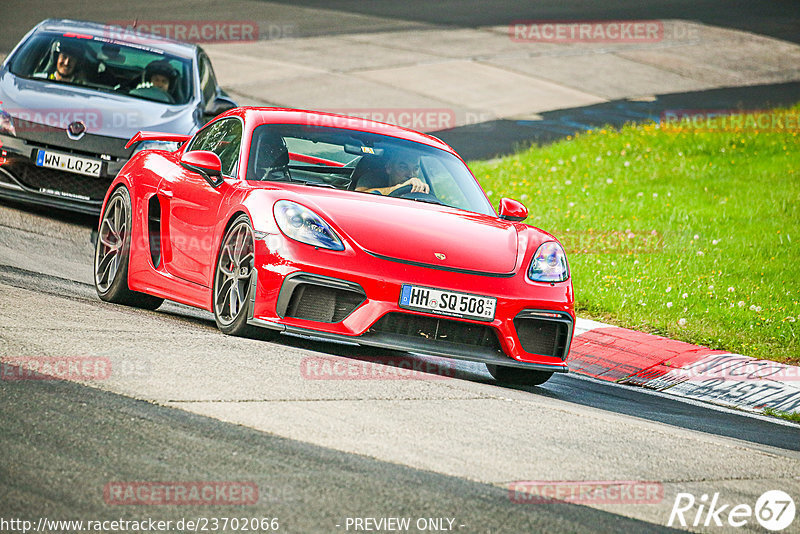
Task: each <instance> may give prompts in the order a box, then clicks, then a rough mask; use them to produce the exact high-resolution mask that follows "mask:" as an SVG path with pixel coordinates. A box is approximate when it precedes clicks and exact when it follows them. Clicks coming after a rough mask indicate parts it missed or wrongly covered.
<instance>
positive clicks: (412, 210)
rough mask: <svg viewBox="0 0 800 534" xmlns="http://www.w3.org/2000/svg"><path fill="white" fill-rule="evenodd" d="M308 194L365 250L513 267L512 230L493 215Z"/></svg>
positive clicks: (481, 268)
mask: <svg viewBox="0 0 800 534" xmlns="http://www.w3.org/2000/svg"><path fill="white" fill-rule="evenodd" d="M312 198H313V201H314V203H315V204H316V206H318V207H319V209H320V211H321V213H320V215H323V216H324V217H326V218H327V219H328V221H330V222H332V223H334V224H335V225H336V226H337V227H338V228H339V229H340V230H341V231H342V232H343V233H344V234H345V235H346V236H347V237H349V238H350V239H352V240H353V241H355V242H356V243H358V245H359V246H360V247H361V248H363V249H365V250H366V251H367V252H369V253H372V254H375V255H380V256H384V257H387V258H391V259H395V260H399V261H405V262H412V263H420V264H426V265H430V266H432V267H436V268H447V269H455V270H467V271H476V272H481V273H492V274H508V273H512V272H514V270H515V269H516V266H517V262H518V258H517V256H518V250H519V248H518V247H519V241H520V239H519V236H518V232H517V228H516V226H515V225H514V224H513V223H511V222H508V221H504V220H502V219H498V218H497V217H496V216H489V215H481V214H477V213H471V212H467V211H462V210H458V209H454V208H448V207H444V206H437V205H432V204H426V203H422V202H414V201H411V200H406V199H396V198H386V197H380V196H376V195H368V194H364V193H345V194H341V192H339V194H331V193H327V192H325V193H323V192H322V191H320V192H319V193H318V194H314V195H313V197H312ZM301 202H302V201H301ZM308 207H310V208H312V209H314V206H310V205H309V206H308ZM437 255H439V256H437ZM441 255H443V257H441Z"/></svg>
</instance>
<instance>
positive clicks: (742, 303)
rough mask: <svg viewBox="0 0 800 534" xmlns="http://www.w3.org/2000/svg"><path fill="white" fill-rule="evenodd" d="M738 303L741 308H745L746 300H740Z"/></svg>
mask: <svg viewBox="0 0 800 534" xmlns="http://www.w3.org/2000/svg"><path fill="white" fill-rule="evenodd" d="M736 305H737V306H739V307H740V308H744V301H743V300H740V301H739V302H737V303H736Z"/></svg>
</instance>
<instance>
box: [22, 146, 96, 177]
mask: <svg viewBox="0 0 800 534" xmlns="http://www.w3.org/2000/svg"><path fill="white" fill-rule="evenodd" d="M102 164H103V162H102V161H100V160H96V159H91V158H82V157H78V156H73V155H71V154H62V153H61V152H53V151H51V150H39V153H38V154H36V166H37V167H46V168H48V169H58V170H60V171H67V172H74V173H77V174H85V175H86V176H94V177H95V178H98V177H99V176H100V168H101V167H102Z"/></svg>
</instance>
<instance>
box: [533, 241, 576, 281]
mask: <svg viewBox="0 0 800 534" xmlns="http://www.w3.org/2000/svg"><path fill="white" fill-rule="evenodd" d="M528 278H529V279H531V280H533V281H534V282H563V281H564V280H566V279H567V278H569V265H568V264H567V255H566V254H565V253H564V249H563V248H561V245H559V244H558V243H556V242H555V241H547V242H545V243H542V244H541V245H540V246H539V248H538V249H536V254H534V255H533V259H532V260H531V265H530V267H528Z"/></svg>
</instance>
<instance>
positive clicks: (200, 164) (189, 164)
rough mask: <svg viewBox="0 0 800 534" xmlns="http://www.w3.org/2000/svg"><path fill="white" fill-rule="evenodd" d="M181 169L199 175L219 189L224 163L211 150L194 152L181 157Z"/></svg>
mask: <svg viewBox="0 0 800 534" xmlns="http://www.w3.org/2000/svg"><path fill="white" fill-rule="evenodd" d="M181 167H183V168H184V169H186V170H187V171H191V172H194V173H197V174H199V175H200V176H202V177H203V178H205V179H206V181H207V182H208V183H209V185H211V187H214V188H216V187H219V186H220V185H221V184H222V182H223V179H222V162H221V161H220V159H219V156H217V155H216V154H214V153H213V152H211V151H210V150H192V151H190V152H184V154H183V156H181Z"/></svg>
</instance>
